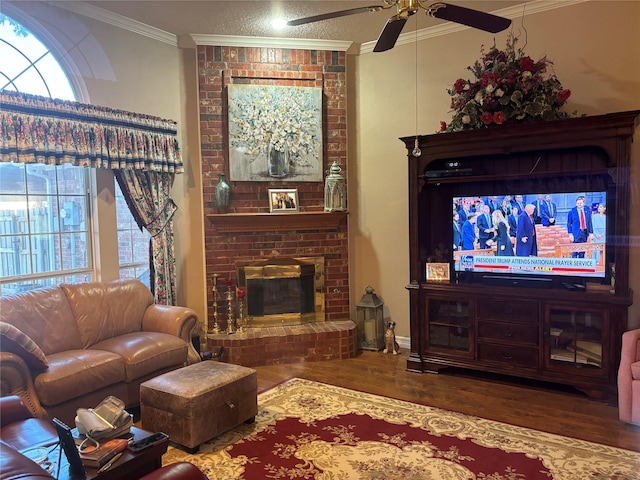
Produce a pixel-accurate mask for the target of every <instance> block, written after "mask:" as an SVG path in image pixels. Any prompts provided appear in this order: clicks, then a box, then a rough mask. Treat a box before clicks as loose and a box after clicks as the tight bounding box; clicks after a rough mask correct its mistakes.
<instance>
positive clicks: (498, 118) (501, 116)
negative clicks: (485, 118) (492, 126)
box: [493, 112, 507, 125]
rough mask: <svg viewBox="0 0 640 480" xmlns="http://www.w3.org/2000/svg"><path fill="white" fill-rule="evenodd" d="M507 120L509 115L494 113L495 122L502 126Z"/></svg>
mask: <svg viewBox="0 0 640 480" xmlns="http://www.w3.org/2000/svg"><path fill="white" fill-rule="evenodd" d="M506 120H507V114H506V113H504V112H493V122H494V123H497V124H498V125H502V124H503V123H504V122H505V121H506Z"/></svg>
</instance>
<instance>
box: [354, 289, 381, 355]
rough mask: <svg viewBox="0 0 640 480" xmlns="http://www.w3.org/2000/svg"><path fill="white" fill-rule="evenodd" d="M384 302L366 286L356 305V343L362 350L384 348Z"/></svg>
mask: <svg viewBox="0 0 640 480" xmlns="http://www.w3.org/2000/svg"><path fill="white" fill-rule="evenodd" d="M383 308H384V302H383V301H382V300H380V299H379V298H378V296H377V295H376V294H375V293H373V288H371V286H368V287H367V288H366V289H365V294H364V295H363V296H362V298H361V299H360V301H359V302H358V304H357V305H356V315H357V320H356V324H357V326H358V344H359V346H360V348H361V349H362V350H373V351H376V352H377V351H380V350H382V349H383V348H384V315H383Z"/></svg>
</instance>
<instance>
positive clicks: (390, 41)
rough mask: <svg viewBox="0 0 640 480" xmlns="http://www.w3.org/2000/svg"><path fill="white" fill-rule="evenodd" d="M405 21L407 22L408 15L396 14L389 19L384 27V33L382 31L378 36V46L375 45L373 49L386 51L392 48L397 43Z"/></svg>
mask: <svg viewBox="0 0 640 480" xmlns="http://www.w3.org/2000/svg"><path fill="white" fill-rule="evenodd" d="M405 23H407V17H406V16H400V15H394V16H393V17H391V18H390V19H389V20H387V23H386V24H385V26H384V28H383V29H382V33H380V36H379V37H378V41H377V42H376V46H375V47H373V51H374V52H385V51H387V50H391V49H392V48H393V47H394V45H395V44H396V41H397V40H398V37H399V36H400V32H402V29H403V28H404V24H405Z"/></svg>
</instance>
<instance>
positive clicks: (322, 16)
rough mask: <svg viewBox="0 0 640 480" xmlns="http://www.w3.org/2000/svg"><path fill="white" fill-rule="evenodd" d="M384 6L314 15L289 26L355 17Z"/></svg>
mask: <svg viewBox="0 0 640 480" xmlns="http://www.w3.org/2000/svg"><path fill="white" fill-rule="evenodd" d="M384 8H385V7H383V6H382V5H371V6H368V7H359V8H350V9H348V10H339V11H337V12H329V13H322V14H320V15H313V16H312V17H304V18H298V19H297V20H289V21H288V22H287V25H289V26H292V27H295V26H298V25H304V24H306V23H313V22H320V21H322V20H329V19H330V18H338V17H346V16H347V15H355V14H357V13H365V12H377V11H379V10H382V9H384Z"/></svg>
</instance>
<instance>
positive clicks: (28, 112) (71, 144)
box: [0, 92, 184, 305]
mask: <svg viewBox="0 0 640 480" xmlns="http://www.w3.org/2000/svg"><path fill="white" fill-rule="evenodd" d="M176 136H177V124H176V123H175V122H174V121H172V120H164V119H161V118H158V117H152V116H149V115H143V114H138V113H132V112H126V111H122V110H114V109H111V108H107V107H100V106H95V105H87V104H82V103H78V102H69V101H65V100H55V99H49V98H45V97H38V96H35V95H28V94H23V93H14V92H0V161H2V162H17V163H43V164H49V165H61V164H64V163H71V164H73V165H76V166H81V167H92V168H106V169H111V170H113V171H114V173H115V176H116V179H117V181H118V183H119V185H120V188H121V189H122V192H123V194H124V196H125V199H126V200H127V204H128V205H129V208H130V209H131V212H132V213H133V215H134V218H136V221H137V222H138V226H139V227H140V228H141V229H142V228H143V227H144V228H146V229H147V230H148V231H149V233H150V234H151V241H150V247H149V248H150V252H151V253H150V258H151V262H150V264H151V288H152V290H153V293H154V297H155V301H156V303H162V304H165V305H175V302H176V296H175V254H174V246H173V224H172V217H173V214H174V213H175V211H176V209H177V207H176V205H175V203H174V202H173V200H172V199H171V186H172V185H173V179H174V175H175V174H177V173H182V172H183V171H184V169H183V163H182V159H181V156H180V148H179V146H178V141H177V138H176Z"/></svg>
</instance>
